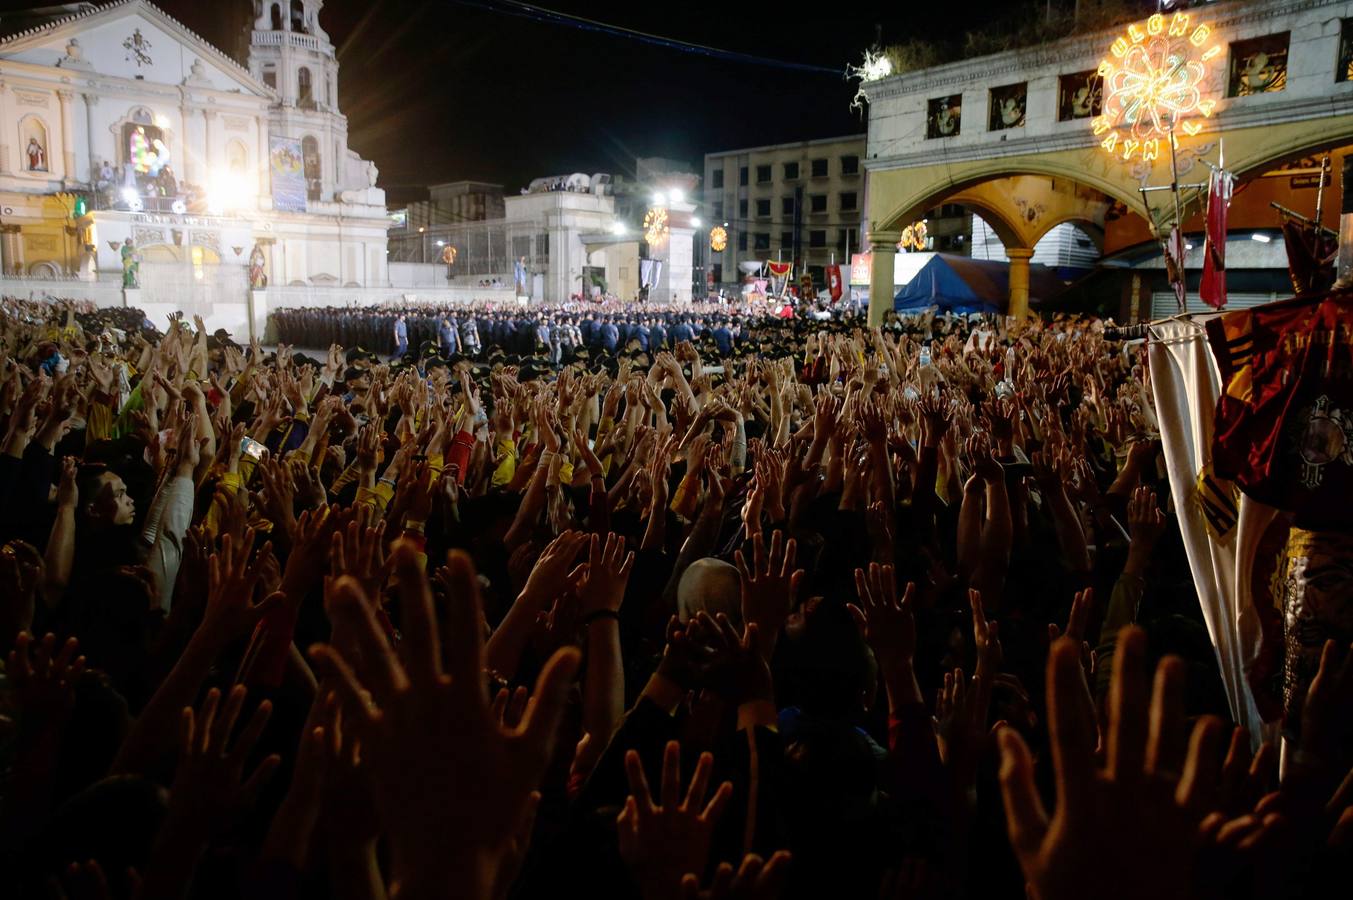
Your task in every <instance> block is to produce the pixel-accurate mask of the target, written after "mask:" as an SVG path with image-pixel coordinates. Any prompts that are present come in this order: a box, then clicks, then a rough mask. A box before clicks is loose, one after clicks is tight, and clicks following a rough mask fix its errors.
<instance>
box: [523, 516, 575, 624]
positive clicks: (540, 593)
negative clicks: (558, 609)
mask: <svg viewBox="0 0 1353 900" xmlns="http://www.w3.org/2000/svg"><path fill="white" fill-rule="evenodd" d="M589 539H590V538H589V535H588V534H587V533H586V532H583V531H565V532H564V533H563V534H560V535H559V536H558V537H556V538H555V539H554V540H552V541H550V543H549V545H548V546H546V548H545V551H544V552H543V553H541V554H540V558H539V559H537V560H536V564H535V566H533V567H532V568H531V574H530V575H528V576H527V578H526V585H525V586H524V587H523V588H522V589H521V594H520V595H519V596H518V598H517V602H518V603H522V602H526V603H528V604H530V605H531V606H533V607H535V608H537V609H540V608H544V607H545V606H548V605H549V603H550V602H551V601H552V600H554V598H555V597H557V596H558V595H559V588H560V585H562V584H564V580H565V578H566V576H567V575H568V573H569V572H570V571H571V570H572V568H573V561H574V560H575V559H577V557H578V553H579V551H581V550H582V549H583V547H586V546H587V545H588V543H589Z"/></svg>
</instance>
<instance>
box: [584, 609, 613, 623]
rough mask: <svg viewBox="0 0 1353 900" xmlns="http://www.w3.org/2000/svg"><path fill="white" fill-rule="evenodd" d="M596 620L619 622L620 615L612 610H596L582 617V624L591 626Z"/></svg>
mask: <svg viewBox="0 0 1353 900" xmlns="http://www.w3.org/2000/svg"><path fill="white" fill-rule="evenodd" d="M598 619H615V620H616V621H617V622H619V621H620V613H618V612H616V611H615V610H613V609H598V610H596V611H595V612H590V613H588V614H587V615H585V616H583V618H582V623H583V625H591V624H592V623H593V622H595V621H597V620H598Z"/></svg>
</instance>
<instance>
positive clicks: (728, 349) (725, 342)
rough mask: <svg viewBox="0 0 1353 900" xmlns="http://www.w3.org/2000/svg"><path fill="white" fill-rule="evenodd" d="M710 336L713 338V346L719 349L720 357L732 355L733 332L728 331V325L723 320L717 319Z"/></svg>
mask: <svg viewBox="0 0 1353 900" xmlns="http://www.w3.org/2000/svg"><path fill="white" fill-rule="evenodd" d="M710 336H711V337H712V338H714V346H716V347H718V348H719V355H720V356H731V355H732V353H733V332H731V331H729V330H728V323H727V321H726V320H724V319H719V320H718V322H717V323H716V324H715V326H714V328H713V330H711V331H710Z"/></svg>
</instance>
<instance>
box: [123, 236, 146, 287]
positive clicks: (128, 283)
mask: <svg viewBox="0 0 1353 900" xmlns="http://www.w3.org/2000/svg"><path fill="white" fill-rule="evenodd" d="M140 269H141V258H140V256H139V255H138V254H137V252H136V247H135V246H133V244H132V239H131V238H127V239H126V240H125V241H123V242H122V287H123V288H124V289H125V288H139V287H140V286H141V282H140V279H139V278H138V277H137V276H138V273H139V271H140Z"/></svg>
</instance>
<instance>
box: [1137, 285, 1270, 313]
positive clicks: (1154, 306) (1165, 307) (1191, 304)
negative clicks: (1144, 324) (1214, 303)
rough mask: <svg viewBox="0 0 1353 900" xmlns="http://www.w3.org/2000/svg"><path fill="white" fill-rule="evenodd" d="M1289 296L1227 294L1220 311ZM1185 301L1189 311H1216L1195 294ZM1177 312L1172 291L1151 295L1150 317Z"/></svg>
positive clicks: (1247, 306) (1177, 307)
mask: <svg viewBox="0 0 1353 900" xmlns="http://www.w3.org/2000/svg"><path fill="white" fill-rule="evenodd" d="M1290 296H1291V294H1228V295H1227V296H1226V308H1225V309H1223V310H1222V312H1229V311H1231V310H1236V309H1248V308H1249V307H1251V306H1262V305H1263V304H1265V303H1272V302H1273V301H1274V300H1286V299H1287V298H1288V297H1290ZM1187 303H1188V305H1187V311H1188V312H1191V313H1210V312H1216V310H1214V309H1213V308H1212V307H1210V306H1208V305H1207V304H1206V303H1204V302H1203V301H1202V300H1199V299H1198V295H1197V294H1189V295H1188V298H1187ZM1178 312H1179V302H1178V301H1177V300H1175V298H1174V294H1173V293H1172V292H1169V291H1165V292H1159V293H1154V294H1152V295H1151V318H1153V319H1163V318H1165V317H1166V316H1173V315H1175V314H1177V313H1178Z"/></svg>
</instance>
